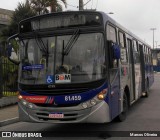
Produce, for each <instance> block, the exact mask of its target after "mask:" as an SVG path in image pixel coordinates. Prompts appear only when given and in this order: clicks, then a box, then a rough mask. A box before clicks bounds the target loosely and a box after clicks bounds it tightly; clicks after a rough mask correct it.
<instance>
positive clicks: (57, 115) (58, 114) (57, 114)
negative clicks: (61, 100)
mask: <svg viewBox="0 0 160 140" xmlns="http://www.w3.org/2000/svg"><path fill="white" fill-rule="evenodd" d="M49 118H57V119H59V118H64V114H63V113H51V114H49Z"/></svg>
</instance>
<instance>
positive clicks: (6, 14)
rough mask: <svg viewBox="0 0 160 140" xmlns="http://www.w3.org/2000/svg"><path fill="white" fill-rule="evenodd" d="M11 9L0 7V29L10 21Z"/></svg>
mask: <svg viewBox="0 0 160 140" xmlns="http://www.w3.org/2000/svg"><path fill="white" fill-rule="evenodd" d="M12 14H13V11H11V10H6V9H2V8H0V31H1V30H2V29H3V28H4V27H5V26H7V25H9V23H10V21H11V17H12Z"/></svg>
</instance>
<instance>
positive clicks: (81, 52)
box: [19, 32, 106, 85]
mask: <svg viewBox="0 0 160 140" xmlns="http://www.w3.org/2000/svg"><path fill="white" fill-rule="evenodd" d="M20 44H21V47H20V60H21V63H20V76H19V82H20V83H22V84H28V85H29V84H51V83H52V84H55V83H62V84H63V83H65V84H69V83H70V84H72V83H84V82H90V81H95V80H100V79H102V78H104V74H105V72H106V65H105V51H104V38H103V34H102V33H89V34H79V33H78V32H77V33H76V34H75V35H64V36H54V37H41V38H36V37H35V38H32V39H23V40H21V42H20ZM65 75H67V76H70V79H69V80H65V79H63V77H62V76H65ZM56 76H60V78H61V79H63V80H61V82H60V81H58V80H59V79H56ZM48 77H50V81H48V80H47V78H48Z"/></svg>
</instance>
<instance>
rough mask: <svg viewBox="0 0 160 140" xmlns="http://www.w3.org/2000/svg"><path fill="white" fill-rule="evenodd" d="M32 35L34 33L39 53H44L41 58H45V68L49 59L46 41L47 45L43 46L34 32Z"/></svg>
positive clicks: (40, 39)
mask: <svg viewBox="0 0 160 140" xmlns="http://www.w3.org/2000/svg"><path fill="white" fill-rule="evenodd" d="M34 33H35V40H36V43H37V45H38V47H39V49H40V51H42V52H43V53H44V54H43V56H45V58H46V66H47V67H48V57H49V51H48V40H47V45H45V44H44V42H43V40H42V38H40V37H38V35H37V33H36V32H34Z"/></svg>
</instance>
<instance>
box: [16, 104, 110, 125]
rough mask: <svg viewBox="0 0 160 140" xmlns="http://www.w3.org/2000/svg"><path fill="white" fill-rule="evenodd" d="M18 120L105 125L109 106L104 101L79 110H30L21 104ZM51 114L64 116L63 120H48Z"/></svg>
mask: <svg viewBox="0 0 160 140" xmlns="http://www.w3.org/2000/svg"><path fill="white" fill-rule="evenodd" d="M18 108H19V119H20V121H25V122H45V123H105V122H110V121H111V119H110V111H109V106H108V104H107V103H106V102H105V101H102V102H100V103H99V104H97V105H95V106H93V107H90V108H87V109H80V108H81V107H79V106H74V107H39V106H36V108H33V109H30V108H28V107H26V106H24V105H23V104H22V103H21V102H19V103H18ZM52 112H60V113H63V114H64V118H61V119H54V118H49V114H50V113H52Z"/></svg>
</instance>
